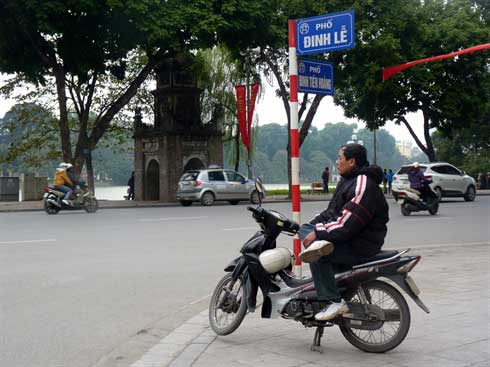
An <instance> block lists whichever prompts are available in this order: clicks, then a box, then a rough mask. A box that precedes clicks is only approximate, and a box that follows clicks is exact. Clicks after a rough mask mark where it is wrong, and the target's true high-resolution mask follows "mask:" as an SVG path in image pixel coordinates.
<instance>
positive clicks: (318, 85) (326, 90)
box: [298, 59, 334, 96]
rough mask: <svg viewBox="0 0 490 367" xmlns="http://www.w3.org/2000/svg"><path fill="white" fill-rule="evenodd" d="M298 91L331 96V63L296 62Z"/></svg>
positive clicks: (332, 89) (303, 60)
mask: <svg viewBox="0 0 490 367" xmlns="http://www.w3.org/2000/svg"><path fill="white" fill-rule="evenodd" d="M298 91H299V92H302V93H314V94H322V95H329V96H333V91H334V88H333V63H331V62H325V61H316V60H305V59H301V60H298Z"/></svg>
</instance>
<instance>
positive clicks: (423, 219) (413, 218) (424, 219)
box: [406, 216, 454, 222]
mask: <svg viewBox="0 0 490 367" xmlns="http://www.w3.org/2000/svg"><path fill="white" fill-rule="evenodd" d="M429 218H430V219H429ZM449 219H454V217H429V216H424V217H420V218H417V217H411V218H407V219H406V220H408V221H410V222H418V221H424V222H427V221H428V220H430V221H433V220H449Z"/></svg>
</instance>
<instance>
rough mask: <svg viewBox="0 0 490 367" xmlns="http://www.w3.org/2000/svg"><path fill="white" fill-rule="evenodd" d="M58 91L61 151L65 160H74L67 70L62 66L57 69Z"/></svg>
mask: <svg viewBox="0 0 490 367" xmlns="http://www.w3.org/2000/svg"><path fill="white" fill-rule="evenodd" d="M54 74H55V79H56V91H57V95H58V105H59V108H60V119H59V122H58V124H59V129H60V138H61V153H62V157H63V160H64V161H65V162H71V161H72V158H73V157H72V154H71V138H70V128H69V126H68V109H67V106H66V89H65V87H66V82H65V72H64V71H63V69H62V67H61V66H57V67H56V69H55V71H54Z"/></svg>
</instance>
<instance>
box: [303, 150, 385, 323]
mask: <svg viewBox="0 0 490 367" xmlns="http://www.w3.org/2000/svg"><path fill="white" fill-rule="evenodd" d="M336 167H337V170H338V172H339V174H340V176H341V180H340V181H339V183H338V184H337V189H336V190H335V192H334V194H333V197H332V200H331V201H330V203H329V205H328V208H327V209H326V210H324V211H323V212H321V213H320V214H318V215H317V216H316V217H315V218H313V220H311V221H310V223H307V224H303V225H302V226H301V228H300V232H299V237H300V239H301V241H302V242H303V245H304V247H305V248H306V250H304V251H303V252H302V253H301V254H300V259H301V260H302V261H303V262H309V263H310V268H311V274H312V276H313V282H314V284H315V289H316V291H317V294H318V299H319V300H320V301H323V302H325V303H326V306H325V308H324V309H323V310H322V311H320V312H319V313H317V314H316V315H315V319H316V320H322V321H326V320H331V319H333V318H334V317H336V316H338V315H342V314H344V313H346V312H348V310H349V307H348V306H347V304H346V303H345V301H344V300H343V299H341V295H340V292H339V289H338V288H337V285H336V283H335V272H334V266H336V265H344V266H352V265H355V264H359V263H361V262H362V261H365V260H366V259H367V258H369V257H371V256H374V255H375V254H377V253H378V252H379V251H380V250H381V247H382V246H383V243H384V238H385V236H386V232H387V227H386V223H387V222H388V220H389V219H388V204H387V203H386V199H385V196H384V195H383V192H382V191H381V189H380V187H379V185H380V184H381V181H382V180H383V171H382V170H381V168H379V167H378V166H370V165H369V162H368V160H367V151H366V148H365V147H364V146H362V145H360V144H355V143H354V144H346V145H344V146H342V147H341V148H340V150H339V153H338V159H337V162H336ZM317 240H325V241H328V242H327V243H326V244H322V243H321V242H315V241H317ZM333 244H334V245H335V248H334V245H333ZM310 245H311V247H310Z"/></svg>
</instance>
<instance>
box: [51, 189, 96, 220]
mask: <svg viewBox="0 0 490 367" xmlns="http://www.w3.org/2000/svg"><path fill="white" fill-rule="evenodd" d="M64 197H65V193H64V192H61V191H58V190H56V189H55V188H54V187H51V186H48V187H46V188H45V189H44V198H43V201H44V204H43V206H44V211H45V212H46V213H47V214H58V212H59V211H60V210H81V209H83V210H85V211H86V212H87V213H95V212H96V211H97V209H98V208H99V203H98V201H97V199H96V198H95V196H94V194H93V193H92V192H91V191H90V190H88V188H85V187H84V188H77V189H75V190H74V191H73V193H72V196H71V200H70V201H71V205H67V204H65V203H64V202H63V198H64Z"/></svg>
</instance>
